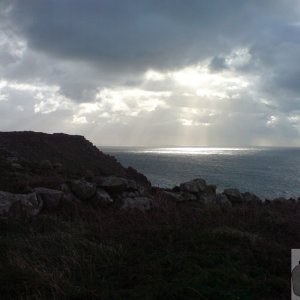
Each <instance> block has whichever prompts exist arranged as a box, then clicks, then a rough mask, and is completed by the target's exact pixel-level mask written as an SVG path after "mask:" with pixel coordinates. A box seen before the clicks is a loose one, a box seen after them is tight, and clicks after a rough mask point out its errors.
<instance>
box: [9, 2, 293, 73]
mask: <svg viewBox="0 0 300 300" xmlns="http://www.w3.org/2000/svg"><path fill="white" fill-rule="evenodd" d="M262 2H263V3H262ZM13 3H14V8H13V10H12V17H13V19H14V22H15V23H16V24H18V29H19V30H20V31H21V32H22V33H23V34H24V35H25V36H26V38H27V39H28V42H29V45H30V46H31V47H33V48H35V49H38V50H39V51H43V52H46V53H48V54H51V55H53V56H58V57H63V58H67V59H75V60H80V59H82V60H89V61H91V62H92V63H95V64H98V65H100V66H102V67H103V66H104V67H106V68H109V69H113V68H116V69H122V68H125V69H126V70H127V69H129V70H132V69H134V70H145V69H147V68H156V69H157V68H158V69H161V68H167V69H168V68H171V69H172V68H176V67H182V66H185V65H189V64H192V63H195V62H198V61H199V60H201V59H203V58H206V57H207V56H213V55H214V54H216V55H217V54H219V52H220V51H222V52H225V53H226V52H228V51H229V50H231V47H232V45H233V43H234V44H236V45H237V46H238V45H239V44H244V43H247V41H248V42H249V41H250V42H253V39H257V38H258V39H259V38H260V37H261V36H262V35H263V33H262V32H260V30H259V29H260V27H261V26H265V27H267V28H268V26H269V25H270V23H274V22H275V21H274V20H273V19H274V18H275V19H276V18H279V12H278V10H280V9H281V14H282V16H283V17H284V14H285V12H286V11H287V10H288V9H290V10H291V9H292V8H291V7H290V6H288V9H287V8H286V5H285V3H282V1H276V0H275V1H247V2H246V3H245V2H244V1H240V0H230V1H229V0H225V1H211V0H209V1H208V0H204V1H199V0H190V1H188V2H187V1H182V0H173V1H166V0H150V1H149V0H136V1H132V0H130V1H129V0H123V1H120V0H101V1H98V0H86V1H82V0H64V1H61V0H52V1H39V0H28V1H21V0H16V1H14V2H13ZM265 13H267V14H268V15H267V18H266V15H265ZM268 17H269V18H270V19H268ZM289 17H290V15H289ZM272 25H273V24H272Z"/></svg>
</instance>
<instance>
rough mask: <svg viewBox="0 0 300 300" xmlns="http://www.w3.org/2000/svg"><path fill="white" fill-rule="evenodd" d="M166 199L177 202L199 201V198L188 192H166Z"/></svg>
mask: <svg viewBox="0 0 300 300" xmlns="http://www.w3.org/2000/svg"><path fill="white" fill-rule="evenodd" d="M163 195H164V198H165V199H167V200H171V201H175V202H185V201H197V196H196V195H194V194H191V193H188V192H180V193H174V192H170V191H164V193H163Z"/></svg>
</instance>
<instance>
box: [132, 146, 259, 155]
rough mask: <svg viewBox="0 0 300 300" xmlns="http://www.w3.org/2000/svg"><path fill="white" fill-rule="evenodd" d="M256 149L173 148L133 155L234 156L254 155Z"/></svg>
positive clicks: (142, 151) (148, 150)
mask: <svg viewBox="0 0 300 300" xmlns="http://www.w3.org/2000/svg"><path fill="white" fill-rule="evenodd" d="M257 151H259V150H258V149H257V148H219V147H218V148H216V147H176V148H175V147H174V148H153V149H147V150H138V151H134V152H135V153H153V154H176V155H180V154H182V155H216V154H220V155H233V154H234V155H236V154H242V153H254V152H257Z"/></svg>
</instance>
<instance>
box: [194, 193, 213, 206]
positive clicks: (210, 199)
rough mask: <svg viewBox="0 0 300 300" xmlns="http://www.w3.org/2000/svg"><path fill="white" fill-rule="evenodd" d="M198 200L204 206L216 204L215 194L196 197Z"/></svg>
mask: <svg viewBox="0 0 300 300" xmlns="http://www.w3.org/2000/svg"><path fill="white" fill-rule="evenodd" d="M198 200H199V201H200V202H202V203H204V204H209V203H215V202H216V195H215V194H208V193H203V194H201V195H199V196H198Z"/></svg>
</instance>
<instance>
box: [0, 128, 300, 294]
mask: <svg viewBox="0 0 300 300" xmlns="http://www.w3.org/2000/svg"><path fill="white" fill-rule="evenodd" d="M299 216H300V198H298V199H284V198H277V199H260V198H259V197H258V196H256V195H255V194H253V193H251V192H246V193H241V192H240V191H239V190H238V189H235V188H232V189H225V190H224V191H223V192H221V193H217V187H216V186H215V185H212V184H208V183H207V182H206V181H205V180H204V179H200V178H197V179H194V180H191V181H188V182H183V183H181V184H180V185H179V186H175V187H174V188H173V189H162V188H158V187H153V186H151V183H150V182H149V181H148V179H147V178H146V176H144V175H143V174H140V173H139V172H138V171H137V170H135V169H134V168H132V167H129V168H124V167H123V166H122V165H121V164H120V163H119V162H118V161H117V160H116V159H115V158H114V157H112V156H110V155H107V154H104V153H102V152H101V151H100V150H99V149H98V148H97V147H95V146H94V145H93V144H92V143H90V142H89V141H87V140H86V139H85V138H84V137H82V136H73V135H67V134H62V133H58V134H45V133H36V132H1V133H0V222H1V224H0V225H1V231H0V234H1V239H0V243H2V246H1V248H2V252H1V256H0V271H1V272H2V274H3V275H1V277H0V283H1V287H0V292H1V294H2V295H4V296H5V297H7V298H8V299H10V298H9V297H10V296H11V297H12V298H11V299H17V298H18V299H45V297H47V299H52V298H53V299H56V298H57V299H58V298H59V299H64V298H66V299H69V298H72V297H74V299H94V298H98V299H219V297H222V299H254V298H252V297H248V298H247V295H254V296H255V297H260V299H285V298H284V297H285V296H286V295H287V294H288V292H289V268H290V262H289V260H290V255H289V251H290V249H291V248H297V247H298V248H299V246H300V233H299V230H298V229H299V228H300V218H299ZM87 257H90V260H89V259H88V258H87ZM135 260H136V262H138V264H140V265H138V266H136V262H135ZM146 260H147V261H146ZM218 266H219V268H218ZM64 268H65V269H64ZM124 268H125V269H126V270H124ZM127 269H128V270H127ZM197 270H198V271H197ZM1 272H0V273H1ZM78 272H82V274H78ZM182 272H183V273H182ZM141 273H142V274H141ZM26 274H28V275H26ZM86 276H91V277H90V279H88V280H87V279H86ZM214 278H215V279H214ZM101 280H102V281H101ZM215 280H216V282H215ZM5 282H6V283H7V284H6V285H5V284H4V283H5ZM214 282H215V283H214ZM169 289H171V290H169ZM164 295H165V296H164ZM274 295H279V296H280V297H278V298H274ZM146 296H147V297H146ZM254 296H253V297H254Z"/></svg>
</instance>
